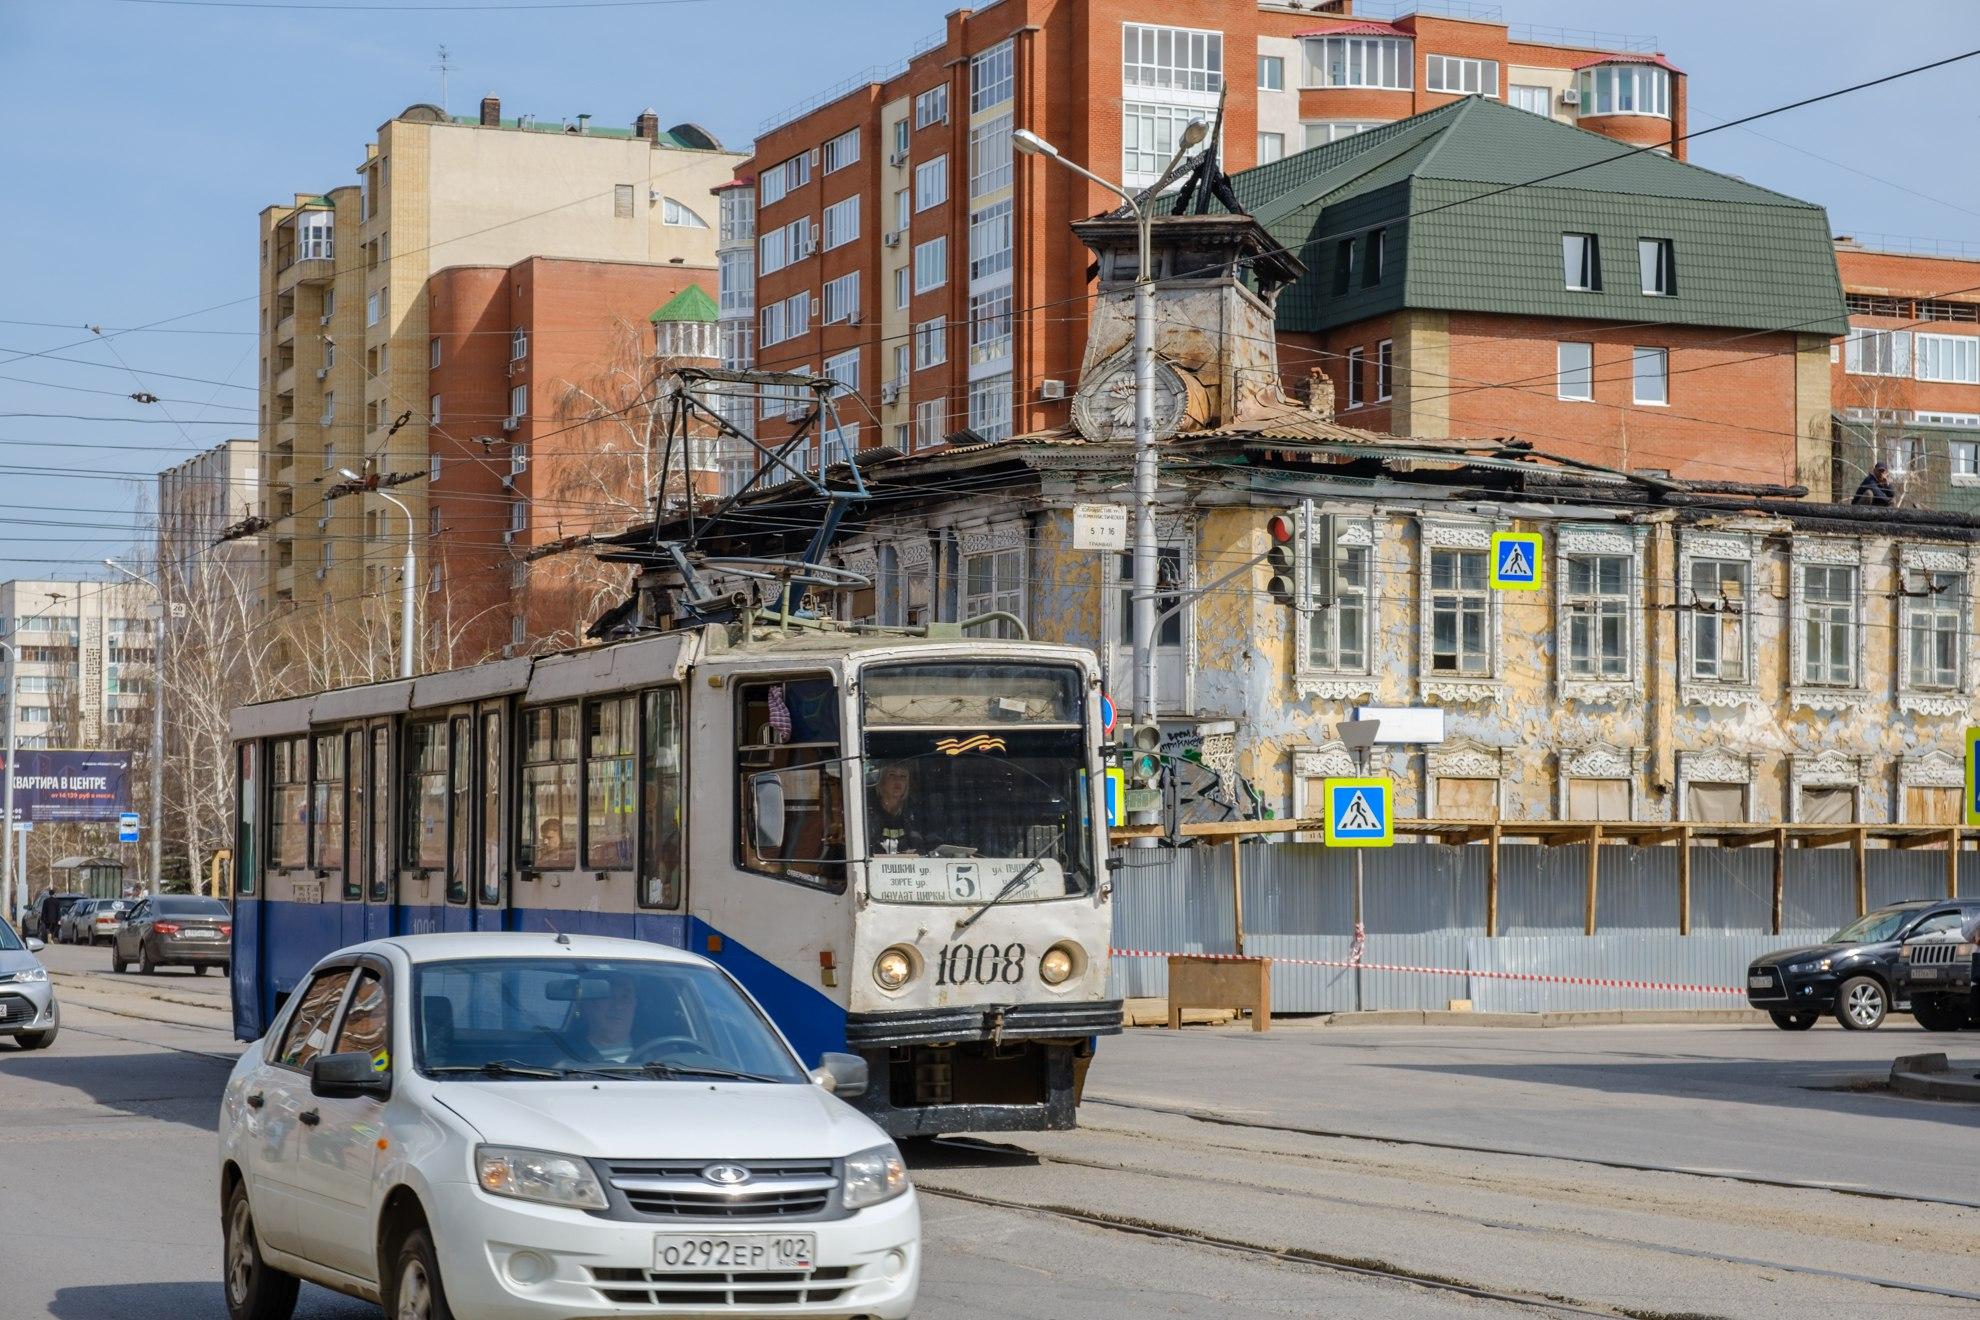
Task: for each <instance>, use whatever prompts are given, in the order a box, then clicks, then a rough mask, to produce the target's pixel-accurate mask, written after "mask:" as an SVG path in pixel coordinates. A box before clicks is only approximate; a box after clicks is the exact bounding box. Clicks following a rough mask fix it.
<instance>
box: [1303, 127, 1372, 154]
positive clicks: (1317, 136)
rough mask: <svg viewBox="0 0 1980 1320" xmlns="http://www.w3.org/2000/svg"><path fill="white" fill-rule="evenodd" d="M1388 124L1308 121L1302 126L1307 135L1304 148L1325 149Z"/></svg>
mask: <svg viewBox="0 0 1980 1320" xmlns="http://www.w3.org/2000/svg"><path fill="white" fill-rule="evenodd" d="M1384 122H1386V121H1384V120H1380V119H1308V120H1304V121H1302V122H1301V124H1300V128H1301V130H1302V131H1303V132H1304V133H1305V138H1304V141H1303V142H1302V144H1301V145H1302V147H1303V148H1304V149H1305V150H1307V151H1311V150H1312V149H1313V148H1315V147H1324V146H1326V145H1327V144H1328V143H1330V142H1340V141H1343V140H1344V139H1347V138H1351V137H1359V136H1360V135H1361V134H1363V133H1366V132H1367V131H1368V130H1369V129H1371V128H1380V127H1382V125H1383V123H1384Z"/></svg>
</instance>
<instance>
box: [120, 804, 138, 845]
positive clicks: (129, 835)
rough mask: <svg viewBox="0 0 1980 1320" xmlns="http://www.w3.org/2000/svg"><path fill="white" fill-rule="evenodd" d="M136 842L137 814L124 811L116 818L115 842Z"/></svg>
mask: <svg viewBox="0 0 1980 1320" xmlns="http://www.w3.org/2000/svg"><path fill="white" fill-rule="evenodd" d="M137 841H138V814H137V813H136V812H135V811H126V812H124V813H123V814H122V815H120V816H118V817H117V842H118V843H136V842H137Z"/></svg>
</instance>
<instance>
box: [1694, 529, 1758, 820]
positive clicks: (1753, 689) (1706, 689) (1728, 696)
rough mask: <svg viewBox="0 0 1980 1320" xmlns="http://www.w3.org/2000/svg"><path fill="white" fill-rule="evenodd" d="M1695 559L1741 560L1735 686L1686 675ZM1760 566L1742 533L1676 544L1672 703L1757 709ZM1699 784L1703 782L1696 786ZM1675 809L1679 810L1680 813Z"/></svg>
mask: <svg viewBox="0 0 1980 1320" xmlns="http://www.w3.org/2000/svg"><path fill="white" fill-rule="evenodd" d="M1700 559H1728V560H1744V561H1746V596H1745V599H1743V600H1742V601H1740V603H1739V608H1740V615H1739V617H1740V621H1741V623H1742V625H1743V626H1742V627H1741V628H1740V630H1739V633H1740V646H1741V648H1742V650H1743V651H1744V660H1745V663H1744V664H1743V665H1742V666H1741V668H1742V669H1743V671H1744V672H1745V674H1746V677H1745V679H1744V680H1742V681H1740V682H1737V683H1727V682H1722V681H1720V680H1718V679H1707V678H1697V677H1694V676H1693V675H1692V672H1691V638H1692V628H1693V627H1694V625H1695V624H1696V622H1697V618H1698V616H1697V614H1696V612H1695V611H1693V610H1691V609H1689V608H1684V607H1688V606H1691V605H1695V604H1697V602H1696V601H1695V600H1694V599H1692V594H1691V566H1692V563H1693V561H1695V560H1700ZM1759 576H1760V565H1759V563H1758V561H1757V557H1756V556H1755V554H1754V544H1753V537H1752V536H1751V535H1749V534H1747V533H1745V532H1735V533H1721V532H1713V533H1704V532H1686V533H1685V534H1684V535H1682V536H1681V537H1679V539H1678V592H1679V602H1678V603H1679V606H1680V609H1679V611H1678V700H1680V701H1682V702H1684V703H1685V704H1687V705H1693V706H1720V707H1737V706H1757V705H1759V704H1760V688H1759V684H1758V681H1757V679H1756V677H1755V675H1754V662H1755V661H1756V660H1757V659H1758V656H1757V653H1756V652H1755V650H1754V640H1753V632H1754V623H1755V618H1754V609H1753V604H1754V598H1755V597H1754V593H1755V591H1756V590H1757V585H1756V584H1757V579H1758V578H1759ZM1700 782H1701V783H1702V782H1704V781H1702V780H1701V781H1700ZM1682 809H1683V808H1682V806H1680V808H1679V810H1682ZM1746 811H1747V815H1748V816H1749V817H1751V816H1752V814H1753V795H1752V793H1751V792H1750V791H1749V792H1748V794H1747V804H1746Z"/></svg>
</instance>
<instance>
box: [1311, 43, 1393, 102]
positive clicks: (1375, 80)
mask: <svg viewBox="0 0 1980 1320" xmlns="http://www.w3.org/2000/svg"><path fill="white" fill-rule="evenodd" d="M1302 45H1303V50H1304V54H1305V60H1304V63H1305V66H1306V69H1305V75H1306V76H1305V84H1304V85H1305V86H1307V87H1365V88H1373V89H1378V90H1384V91H1397V92H1406V91H1409V90H1411V89H1412V88H1413V87H1414V86H1415V83H1416V43H1415V42H1414V41H1413V40H1411V39H1410V38H1408V37H1352V36H1343V37H1326V36H1322V37H1307V38H1306V39H1305V40H1304V42H1303V43H1302Z"/></svg>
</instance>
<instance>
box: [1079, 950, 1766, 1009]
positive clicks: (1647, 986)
mask: <svg viewBox="0 0 1980 1320" xmlns="http://www.w3.org/2000/svg"><path fill="white" fill-rule="evenodd" d="M1107 952H1108V953H1109V954H1111V955H1112V956H1113V957H1116V958H1216V959H1221V960H1224V961H1228V962H1239V961H1250V959H1249V957H1248V956H1247V955H1244V954H1237V953H1161V952H1157V951H1156V950H1153V949H1109V950H1108V951H1107ZM1357 952H1358V951H1357ZM1261 956H1266V957H1270V958H1271V959H1272V961H1273V962H1275V963H1289V964H1292V965H1295V966H1300V967H1359V968H1360V969H1361V970H1362V971H1364V972H1408V973H1414V974H1416V975H1419V976H1472V977H1478V978H1480V979H1483V980H1490V981H1534V982H1538V983H1540V984H1542V985H1588V986H1597V987H1600V988H1602V989H1605V990H1665V991H1670V992H1672V993H1676V994H1687V995H1738V996H1739V997H1740V998H1742V999H1744V998H1745V997H1746V991H1744V990H1741V989H1739V988H1738V987H1736V986H1724V985H1683V984H1677V983H1669V982H1663V981H1617V980H1609V979H1606V978H1604V977H1599V976H1555V975H1551V974H1549V973H1546V972H1494V971H1484V970H1480V969H1477V968H1465V967H1405V966H1403V965H1401V964H1400V963H1371V962H1362V961H1361V960H1360V959H1359V958H1358V957H1349V958H1281V957H1279V956H1277V955H1276V954H1268V955H1261Z"/></svg>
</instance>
